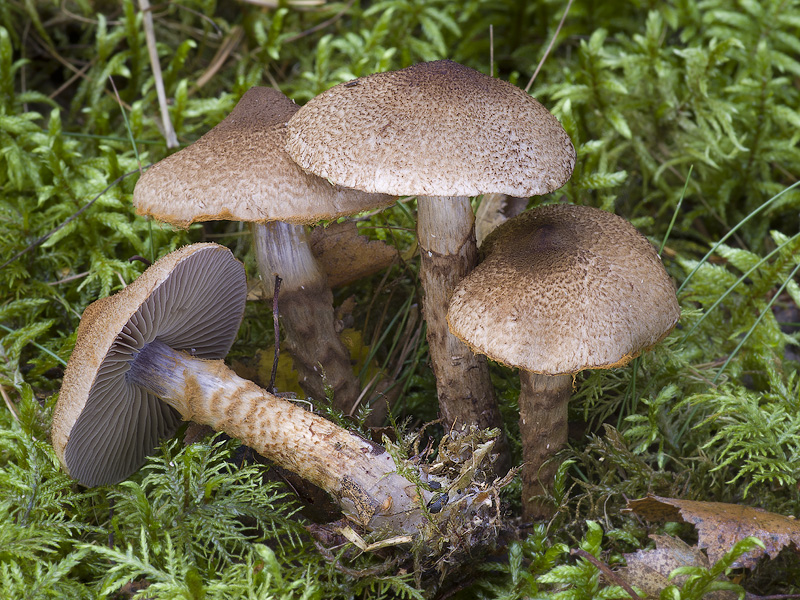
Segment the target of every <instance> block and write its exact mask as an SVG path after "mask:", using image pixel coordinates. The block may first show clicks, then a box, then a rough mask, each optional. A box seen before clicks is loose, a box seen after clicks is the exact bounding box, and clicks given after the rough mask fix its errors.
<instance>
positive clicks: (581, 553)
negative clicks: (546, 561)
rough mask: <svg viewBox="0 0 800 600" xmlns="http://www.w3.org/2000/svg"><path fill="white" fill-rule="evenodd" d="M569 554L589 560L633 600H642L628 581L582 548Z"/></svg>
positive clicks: (575, 549) (574, 549)
mask: <svg viewBox="0 0 800 600" xmlns="http://www.w3.org/2000/svg"><path fill="white" fill-rule="evenodd" d="M569 553H570V554H572V555H577V556H580V557H581V558H585V559H586V560H588V561H589V562H590V563H592V564H593V565H594V566H595V567H597V568H598V569H600V571H601V572H602V573H603V575H605V577H606V579H608V580H609V581H611V582H613V583H614V584H616V585H618V586H619V587H621V588H622V589H623V590H625V591H626V592H627V593H628V595H629V596H630V597H631V599H632V600H642V597H641V596H640V595H639V594H637V593H636V592H635V591H634V589H633V588H632V587H631V586H630V585H629V584H628V582H627V581H625V580H624V579H622V578H621V577H620V576H619V575H617V574H616V573H614V571H612V570H611V569H610V568H609V566H608V565H607V564H605V563H603V562H600V561H599V560H597V559H596V558H595V557H594V556H592V555H591V554H589V553H588V552H587V551H586V550H583V549H582V548H573V549H572V550H570V551H569Z"/></svg>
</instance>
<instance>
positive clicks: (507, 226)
mask: <svg viewBox="0 0 800 600" xmlns="http://www.w3.org/2000/svg"><path fill="white" fill-rule="evenodd" d="M481 253H482V254H483V255H484V256H485V257H486V258H485V260H484V261H483V262H482V263H481V264H480V265H479V266H478V267H477V268H476V269H475V270H474V271H473V272H472V273H471V274H470V275H469V276H468V277H466V278H465V279H464V280H463V281H462V282H461V283H460V284H459V285H458V287H457V288H456V291H455V292H453V299H452V301H451V303H450V308H449V311H448V315H447V318H448V322H449V324H450V330H451V331H452V332H453V333H454V334H455V335H456V336H457V337H459V338H460V339H461V340H463V341H464V342H465V343H466V344H467V345H469V346H470V347H471V348H472V349H473V350H474V351H475V352H479V353H481V354H485V355H487V356H488V357H490V358H492V359H493V360H496V361H498V362H501V363H504V364H506V365H509V366H512V367H519V369H520V380H521V381H520V383H521V390H520V396H519V409H520V430H521V435H522V454H523V460H524V462H525V464H524V466H523V469H522V484H523V488H522V493H523V503H524V506H525V509H526V513H527V514H528V516H531V517H541V516H546V515H547V514H548V513H549V512H550V510H549V509H548V508H547V506H546V504H543V503H540V502H538V501H536V502H532V501H530V498H531V497H533V496H537V495H541V494H543V493H544V491H545V490H547V489H548V488H549V487H550V485H551V484H552V478H553V476H554V474H555V472H556V469H557V468H558V465H557V463H556V462H555V461H552V460H550V461H549V462H547V461H548V460H549V459H550V458H552V457H553V455H554V454H555V453H556V452H557V451H558V450H559V449H560V448H561V447H562V446H564V445H565V444H566V442H567V403H568V401H569V396H570V392H571V390H572V382H573V376H574V374H575V373H578V372H579V371H582V370H584V369H606V368H612V367H621V366H624V365H625V364H627V363H628V362H629V361H630V360H631V359H633V358H635V357H636V356H638V355H639V354H640V353H641V352H643V351H645V350H647V349H648V348H650V347H651V346H653V345H655V344H656V343H658V342H659V341H660V340H661V339H662V338H663V337H664V336H666V335H667V334H668V333H669V332H670V330H672V328H673V327H674V326H675V323H676V322H677V321H678V317H679V316H680V309H679V308H678V301H677V298H676V296H675V289H674V287H673V285H672V282H671V281H670V278H669V276H668V275H667V273H666V271H665V270H664V267H663V265H662V264H661V260H660V259H659V257H658V254H656V251H655V250H654V249H653V246H652V245H651V244H650V242H648V241H647V239H646V238H645V237H644V236H642V235H641V234H640V233H639V232H638V231H636V229H635V228H634V227H633V226H632V225H631V224H630V223H628V222H627V221H625V220H624V219H622V218H620V217H618V216H616V215H613V214H611V213H607V212H605V211H602V210H598V209H595V208H589V207H585V206H572V205H550V206H543V207H540V208H536V209H533V210H530V211H528V212H526V213H523V214H522V215H520V216H518V217H515V218H513V219H510V220H508V221H506V222H505V223H504V224H502V225H500V227H498V228H497V229H496V230H495V231H494V232H492V233H491V234H490V235H489V236H488V237H487V238H486V240H485V242H484V244H483V245H482V246H481ZM545 463H547V464H545Z"/></svg>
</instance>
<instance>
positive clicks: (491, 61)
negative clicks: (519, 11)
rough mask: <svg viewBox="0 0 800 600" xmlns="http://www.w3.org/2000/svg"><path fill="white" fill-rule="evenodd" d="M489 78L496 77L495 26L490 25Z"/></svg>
mask: <svg viewBox="0 0 800 600" xmlns="http://www.w3.org/2000/svg"><path fill="white" fill-rule="evenodd" d="M489 77H494V25H489ZM526 91H527V90H526Z"/></svg>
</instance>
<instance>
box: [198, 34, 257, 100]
mask: <svg viewBox="0 0 800 600" xmlns="http://www.w3.org/2000/svg"><path fill="white" fill-rule="evenodd" d="M243 39H244V29H242V26H241V25H235V26H234V27H233V28H232V29H231V32H230V34H229V35H228V36H227V37H226V38H225V39H224V40H223V42H222V45H221V46H220V47H219V49H217V53H216V54H214V58H212V59H211V63H210V64H209V66H208V68H207V69H206V71H205V73H203V74H202V75H201V76H200V78H199V79H198V80H197V83H195V85H194V88H193V89H192V92H195V91H197V90H199V89H200V88H201V87H203V86H204V85H205V84H207V83H208V82H209V81H211V79H212V78H213V77H214V75H216V74H217V72H218V71H219V70H220V69H221V68H222V65H224V64H225V61H226V60H228V57H229V56H230V55H231V52H233V51H234V50H235V49H236V47H237V46H238V45H239V44H240V43H241V42H242V40H243Z"/></svg>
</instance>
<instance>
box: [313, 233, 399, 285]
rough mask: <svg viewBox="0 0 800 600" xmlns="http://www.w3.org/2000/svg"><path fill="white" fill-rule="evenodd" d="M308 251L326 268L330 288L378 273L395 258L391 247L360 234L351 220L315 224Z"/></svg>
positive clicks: (395, 254) (395, 255)
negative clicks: (326, 224)
mask: <svg viewBox="0 0 800 600" xmlns="http://www.w3.org/2000/svg"><path fill="white" fill-rule="evenodd" d="M311 251H312V252H313V253H314V256H315V257H316V259H317V260H318V261H319V262H320V263H321V264H322V266H323V268H324V269H325V273H326V274H327V275H328V285H329V286H330V287H337V286H340V285H345V284H347V283H352V282H353V281H357V280H358V279H361V278H363V277H367V276H368V275H372V274H373V273H377V272H378V271H381V270H383V269H385V268H386V267H388V266H389V265H391V264H392V262H393V261H394V260H395V258H397V250H396V249H395V248H394V247H393V246H389V245H388V244H385V243H384V242H381V241H379V240H370V239H369V238H367V237H365V236H363V235H359V234H358V228H357V227H356V224H355V223H354V222H353V221H343V222H341V223H331V224H330V225H328V226H327V227H315V228H314V229H313V231H312V232H311Z"/></svg>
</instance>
